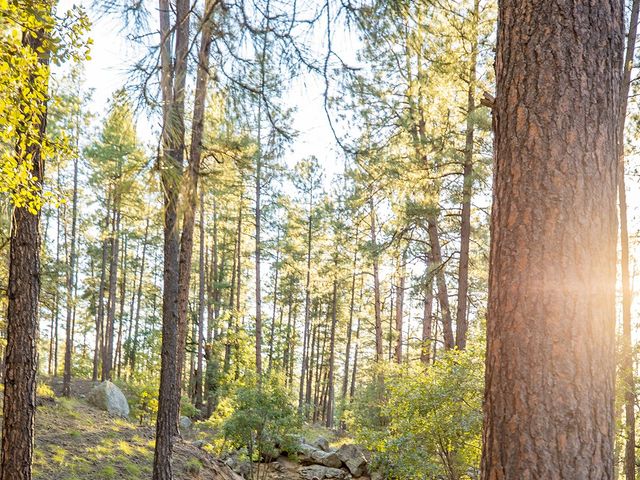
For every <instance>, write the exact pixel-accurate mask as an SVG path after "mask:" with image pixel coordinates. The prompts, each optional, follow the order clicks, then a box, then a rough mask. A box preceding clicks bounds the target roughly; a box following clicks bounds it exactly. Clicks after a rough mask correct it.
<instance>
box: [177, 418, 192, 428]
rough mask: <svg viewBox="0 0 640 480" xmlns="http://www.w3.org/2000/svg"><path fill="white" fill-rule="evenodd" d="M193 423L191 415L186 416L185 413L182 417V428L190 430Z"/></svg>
mask: <svg viewBox="0 0 640 480" xmlns="http://www.w3.org/2000/svg"><path fill="white" fill-rule="evenodd" d="M192 425H193V422H192V421H191V419H190V418H189V417H185V416H184V415H183V416H181V417H180V428H182V429H183V430H188V429H190V428H191V426H192Z"/></svg>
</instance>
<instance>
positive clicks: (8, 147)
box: [0, 0, 91, 213]
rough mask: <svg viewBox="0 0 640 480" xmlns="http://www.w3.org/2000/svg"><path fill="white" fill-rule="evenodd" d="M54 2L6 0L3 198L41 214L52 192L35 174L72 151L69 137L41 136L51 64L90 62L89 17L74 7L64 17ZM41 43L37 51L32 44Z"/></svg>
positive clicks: (1, 68) (0, 126) (0, 58)
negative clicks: (38, 160)
mask: <svg viewBox="0 0 640 480" xmlns="http://www.w3.org/2000/svg"><path fill="white" fill-rule="evenodd" d="M54 3H55V2H50V1H45V2H24V1H6V0H3V1H0V194H1V195H2V196H4V197H6V198H8V199H9V200H10V202H11V203H12V204H13V205H15V206H17V207H25V208H27V209H28V210H29V211H30V212H32V213H36V212H37V211H38V210H40V208H41V207H42V205H43V204H44V202H45V201H46V199H47V198H48V197H49V198H50V197H52V195H51V193H50V192H43V191H42V180H41V179H40V178H37V176H36V175H35V174H34V173H33V170H34V164H33V160H34V157H33V154H34V150H35V149H36V148H38V149H39V150H40V151H41V155H42V158H44V159H47V158H51V157H53V156H54V155H55V154H56V153H59V152H61V151H71V148H70V146H69V144H68V142H67V141H66V139H65V138H59V139H54V138H51V137H49V136H45V137H44V138H43V137H42V136H41V135H40V132H39V131H40V127H41V126H42V122H43V120H44V118H45V114H46V109H47V98H48V96H49V72H50V69H49V63H51V62H53V63H56V64H60V63H62V62H63V61H65V60H66V59H69V58H71V59H73V60H74V61H81V60H83V59H85V58H88V50H87V48H88V45H89V44H90V43H91V42H90V41H88V40H86V39H85V37H84V36H85V33H86V31H87V30H88V28H89V21H88V17H87V16H86V14H85V13H84V11H83V10H82V9H81V8H77V7H74V8H73V9H71V10H69V11H68V12H66V13H65V14H64V15H62V16H59V15H57V12H56V11H55V9H54ZM29 39H38V41H37V42H36V44H38V46H37V47H36V48H34V47H33V46H31V45H30V44H29V42H27V40H29Z"/></svg>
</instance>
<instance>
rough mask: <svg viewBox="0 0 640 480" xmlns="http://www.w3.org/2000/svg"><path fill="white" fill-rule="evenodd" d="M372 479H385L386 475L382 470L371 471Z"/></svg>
mask: <svg viewBox="0 0 640 480" xmlns="http://www.w3.org/2000/svg"><path fill="white" fill-rule="evenodd" d="M371 480H384V476H383V475H382V474H381V473H380V472H371Z"/></svg>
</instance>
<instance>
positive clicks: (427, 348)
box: [420, 278, 435, 365]
mask: <svg viewBox="0 0 640 480" xmlns="http://www.w3.org/2000/svg"><path fill="white" fill-rule="evenodd" d="M432 323H433V283H432V280H431V279H430V278H429V279H428V281H427V284H426V286H425V292H424V312H423V315H422V346H421V347H420V360H421V361H422V363H423V364H425V365H429V362H430V361H431V343H432V342H431V325H432ZM433 343H435V342H433Z"/></svg>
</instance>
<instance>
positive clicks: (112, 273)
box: [102, 187, 120, 381]
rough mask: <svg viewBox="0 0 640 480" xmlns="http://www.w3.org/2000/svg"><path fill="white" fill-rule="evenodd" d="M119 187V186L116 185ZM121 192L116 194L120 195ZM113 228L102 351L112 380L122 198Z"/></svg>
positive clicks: (115, 210) (116, 205)
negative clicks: (103, 346)
mask: <svg viewBox="0 0 640 480" xmlns="http://www.w3.org/2000/svg"><path fill="white" fill-rule="evenodd" d="M116 188H117V187H116ZM118 196H119V194H116V197H118ZM113 206H114V208H113V218H112V222H113V223H112V230H111V257H110V259H109V295H108V299H107V324H106V326H105V330H104V333H105V343H104V345H105V348H104V350H103V352H102V380H103V381H104V380H111V368H112V367H113V339H114V326H115V317H116V297H117V293H116V289H117V286H118V263H119V262H118V257H119V254H120V200H119V198H116V199H115V200H114V205H113Z"/></svg>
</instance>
